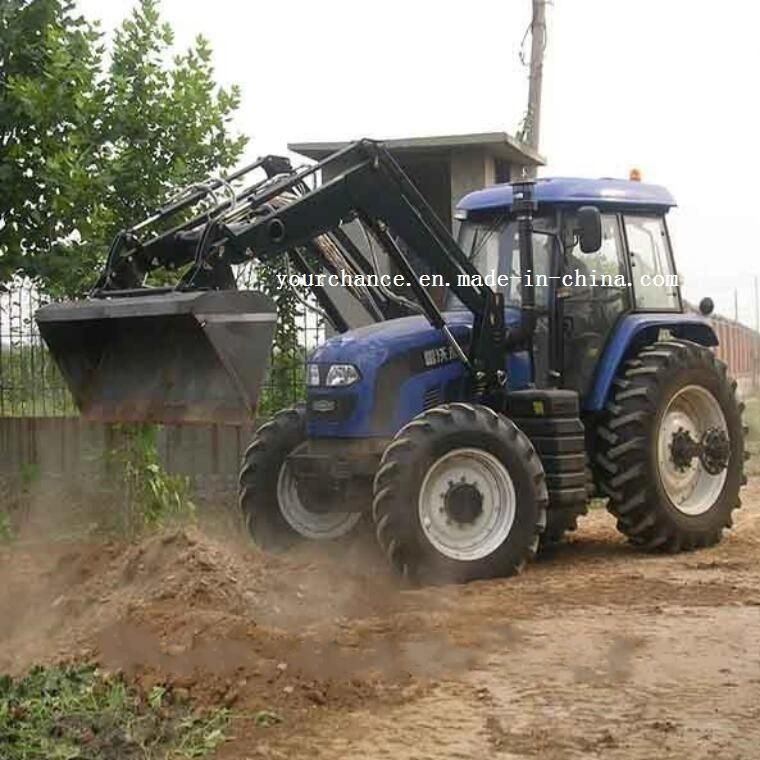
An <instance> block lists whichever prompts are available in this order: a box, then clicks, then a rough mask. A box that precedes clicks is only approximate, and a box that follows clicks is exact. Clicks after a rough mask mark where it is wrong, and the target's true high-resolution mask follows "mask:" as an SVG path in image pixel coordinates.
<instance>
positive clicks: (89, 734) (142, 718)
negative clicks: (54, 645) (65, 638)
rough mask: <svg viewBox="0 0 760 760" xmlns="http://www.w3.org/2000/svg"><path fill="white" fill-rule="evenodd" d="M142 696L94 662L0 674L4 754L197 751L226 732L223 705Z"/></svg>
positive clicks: (154, 757)
mask: <svg viewBox="0 0 760 760" xmlns="http://www.w3.org/2000/svg"><path fill="white" fill-rule="evenodd" d="M157 694H159V692H157V691H156V689H153V690H152V691H151V693H150V695H149V698H148V699H144V698H142V697H141V696H140V695H139V694H138V693H137V692H136V691H135V690H133V689H131V688H130V687H129V686H128V685H127V684H126V683H125V682H124V680H123V679H122V678H120V677H115V676H113V675H109V674H105V673H102V672H100V671H98V670H97V669H96V668H95V667H93V666H81V665H78V666H65V667H54V668H35V669H33V670H32V671H30V672H29V673H28V674H27V675H26V676H24V677H23V678H20V679H17V680H14V679H11V678H10V677H8V676H3V677H0V747H2V752H0V755H1V756H2V757H3V758H4V760H54V759H55V758H72V760H73V758H79V759H81V760H106V759H108V760H111V759H112V758H123V759H124V760H137V759H138V758H140V760H158V759H159V758H161V759H162V760H163V759H167V760H168V759H169V758H172V759H173V760H174V759H177V760H179V758H197V757H203V756H204V755H206V754H207V753H208V752H210V751H211V750H213V749H215V748H216V747H217V746H219V744H221V743H222V742H223V741H224V740H225V738H226V730H227V726H228V725H229V720H230V714H229V711H227V710H212V711H206V712H199V711H194V710H193V708H192V707H191V706H190V705H187V704H179V703H178V701H174V700H172V694H171V690H170V689H168V688H163V687H161V691H160V697H157V696H156V695H157Z"/></svg>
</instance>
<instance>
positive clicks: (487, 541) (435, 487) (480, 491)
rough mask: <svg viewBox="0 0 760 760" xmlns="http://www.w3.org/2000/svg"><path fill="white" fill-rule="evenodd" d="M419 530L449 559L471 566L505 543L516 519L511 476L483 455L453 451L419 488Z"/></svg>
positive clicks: (434, 466)
mask: <svg viewBox="0 0 760 760" xmlns="http://www.w3.org/2000/svg"><path fill="white" fill-rule="evenodd" d="M417 509H418V514H419V520H420V526H421V528H422V530H423V532H424V534H425V536H426V538H427V539H428V541H429V542H430V543H431V544H432V545H433V547H434V548H435V549H436V550H437V551H439V552H440V553H441V554H442V555H443V556H445V557H447V558H449V559H455V560H460V561H464V562H472V561H474V560H478V559H481V558H483V557H486V556H488V555H489V554H491V553H493V552H494V551H496V549H498V548H499V547H500V546H501V545H502V544H503V543H504V541H505V540H506V538H507V536H508V535H509V532H510V531H511V530H512V525H513V523H514V521H515V516H516V514H517V497H516V493H515V486H514V483H513V482H512V478H511V476H510V474H509V471H508V470H507V468H506V467H505V466H504V464H503V463H502V462H500V461H499V460H498V459H497V458H496V457H495V456H494V455H493V454H491V453H490V452H488V451H484V450H482V449H474V448H462V449H452V450H451V451H448V452H446V453H445V454H444V455H443V456H441V457H440V458H438V459H437V460H436V461H434V462H433V463H432V464H431V465H430V468H429V469H428V471H427V473H426V474H425V477H424V478H423V481H422V484H421V486H420V492H419V497H418V501H417Z"/></svg>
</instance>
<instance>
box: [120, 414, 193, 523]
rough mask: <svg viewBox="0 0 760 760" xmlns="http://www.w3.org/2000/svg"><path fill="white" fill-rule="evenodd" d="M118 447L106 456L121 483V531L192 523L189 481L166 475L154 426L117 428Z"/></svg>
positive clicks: (167, 473)
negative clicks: (179, 522) (123, 502)
mask: <svg viewBox="0 0 760 760" xmlns="http://www.w3.org/2000/svg"><path fill="white" fill-rule="evenodd" d="M117 432H118V433H119V437H120V439H121V444H120V446H119V447H118V448H117V449H115V450H114V451H112V452H111V453H110V461H111V464H112V465H113V464H116V466H117V469H118V470H119V477H120V479H121V480H122V483H123V492H124V498H125V509H124V523H125V525H124V528H125V529H126V531H127V532H128V533H137V532H139V531H141V530H143V529H145V528H148V529H152V528H158V527H161V526H162V525H165V524H166V523H167V522H172V521H177V520H188V519H189V520H193V519H195V505H194V504H193V502H192V500H191V499H190V481H189V479H188V478H187V477H185V476H183V475H176V474H172V473H170V472H167V470H166V469H165V467H164V466H163V464H162V462H161V457H160V455H159V452H158V428H157V427H156V426H155V425H120V426H118V427H117Z"/></svg>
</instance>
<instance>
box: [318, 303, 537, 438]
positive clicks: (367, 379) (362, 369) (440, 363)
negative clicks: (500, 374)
mask: <svg viewBox="0 0 760 760" xmlns="http://www.w3.org/2000/svg"><path fill="white" fill-rule="evenodd" d="M444 318H445V319H446V322H447V324H448V325H449V327H450V329H451V331H452V333H453V334H454V336H455V337H456V338H457V339H458V340H459V341H461V343H462V345H463V346H464V347H465V349H466V348H467V347H468V345H469V342H470V337H471V333H472V321H473V319H472V314H471V313H470V312H469V311H464V310H462V311H450V312H445V313H444ZM519 319H520V313H519V311H518V310H515V309H507V310H506V313H505V321H506V323H507V324H508V325H515V324H518V323H519ZM518 357H519V355H517V354H516V355H515V356H513V357H510V359H509V362H508V366H507V372H508V375H509V374H510V373H511V374H512V377H513V378H515V379H518V380H520V379H521V377H522V374H523V371H522V370H523V367H522V365H523V364H524V363H525V362H524V361H523V359H524V357H519V359H518ZM309 362H310V363H311V364H316V365H318V366H319V377H320V385H319V386H310V387H309V389H308V400H307V411H308V427H309V435H310V436H312V437H321V436H331V437H368V436H370V437H371V436H388V435H392V434H393V433H395V432H396V431H397V430H398V429H399V428H400V427H401V426H402V425H404V424H405V423H406V422H408V421H409V420H410V419H411V418H412V417H414V416H415V415H417V414H419V413H420V412H421V411H423V410H424V409H426V408H429V407H431V406H437V405H438V404H442V403H444V402H446V401H455V400H459V399H461V398H463V396H462V393H463V390H464V384H463V383H462V382H461V380H462V379H463V377H464V367H463V366H462V363H461V362H460V361H458V359H457V358H456V356H455V355H454V352H453V351H452V350H451V348H450V346H449V345H448V343H447V342H446V340H445V338H444V336H443V335H442V334H441V331H440V330H437V329H436V328H435V327H433V326H432V325H431V324H430V323H429V322H428V320H427V319H426V318H425V317H423V316H413V317H404V318H402V319H393V320H389V321H387V322H380V323H378V324H373V325H368V326H366V327H360V328H357V329H355V330H350V331H348V332H346V333H343V334H342V335H337V336H335V337H333V338H330V339H329V340H327V341H326V342H325V343H324V344H323V345H321V346H320V347H319V348H317V349H316V350H315V351H314V352H313V353H312V355H311V357H310V359H309ZM332 364H353V365H354V366H355V367H356V368H357V369H358V370H359V374H360V379H359V380H358V381H357V382H355V383H353V384H352V385H350V386H345V387H337V388H330V387H326V386H325V378H326V375H327V371H328V368H329V366H330V365H332Z"/></svg>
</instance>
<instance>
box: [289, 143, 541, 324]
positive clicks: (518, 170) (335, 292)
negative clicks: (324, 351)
mask: <svg viewBox="0 0 760 760" xmlns="http://www.w3.org/2000/svg"><path fill="white" fill-rule="evenodd" d="M383 142H384V144H385V145H386V147H387V148H388V149H389V150H390V151H391V153H392V154H393V156H394V157H395V158H396V160H397V161H398V162H399V164H401V167H402V168H403V169H404V171H405V172H406V174H407V175H408V176H409V178H410V179H411V180H412V182H414V184H415V185H416V186H417V188H418V189H419V190H420V192H421V193H422V194H423V195H424V196H425V198H426V200H427V201H428V203H429V204H430V205H431V206H432V208H433V210H434V211H435V212H436V214H437V215H438V217H439V218H440V219H441V220H442V221H443V222H444V223H445V224H446V226H447V227H448V228H449V229H450V230H451V231H452V233H453V234H454V236H456V233H457V222H456V220H455V219H454V209H455V208H456V205H457V203H458V202H459V200H460V199H461V198H462V197H463V196H465V195H467V193H469V192H472V191H473V190H480V189H482V188H484V187H488V186H489V185H495V184H498V183H501V182H509V181H511V180H514V179H519V178H520V177H521V176H522V173H523V169H527V168H533V167H537V166H543V165H544V163H545V161H544V159H543V157H542V156H540V155H539V154H538V153H536V152H535V151H534V150H533V149H532V148H530V147H529V146H527V145H524V144H523V143H521V142H520V141H519V140H516V139H515V138H514V137H511V136H510V135H508V134H507V133H506V132H485V133H479V134H469V135H445V136H440V137H408V138H407V137H405V138H400V139H396V140H384V141H383ZM346 145H348V143H346V142H314V143H290V144H289V145H288V149H289V150H291V151H292V152H293V153H298V154H299V155H301V156H305V157H306V158H309V159H312V160H314V161H321V160H322V159H324V158H326V157H327V156H329V155H330V154H332V153H335V152H336V151H338V150H340V149H341V148H344V147H346ZM345 168H346V165H345V164H342V163H341V162H340V161H336V162H335V163H333V164H330V165H329V166H328V167H327V168H326V169H325V170H324V171H323V176H322V178H321V179H322V182H328V181H329V180H331V179H332V178H333V177H335V176H337V175H338V174H340V172H341V171H343V170H344V169H345ZM346 232H347V233H348V234H349V235H350V236H351V237H352V239H353V240H354V243H356V245H357V246H359V248H361V249H362V250H365V253H366V243H365V240H364V238H363V236H361V235H355V234H352V230H351V229H350V228H348V229H346ZM379 264H380V268H381V270H385V266H386V262H385V261H384V260H383V259H382V258H381V260H380V262H379ZM385 271H387V270H385ZM437 290H439V289H434V291H433V297H434V298H435V299H436V300H437V301H439V299H442V298H443V297H444V293H443V292H436V291H437ZM329 291H330V295H331V297H332V298H333V299H334V300H335V301H336V303H337V305H338V306H339V307H340V309H341V311H342V312H343V314H344V316H346V318H347V319H348V321H349V323H350V325H351V326H352V327H357V326H359V325H361V324H366V323H367V322H369V321H371V318H370V317H369V315H368V314H366V313H365V312H364V310H363V309H362V308H361V307H360V306H359V305H358V304H357V302H356V301H355V300H354V299H353V298H351V297H350V296H348V295H346V294H345V293H344V292H342V291H341V290H340V289H336V288H329ZM439 303H440V301H439Z"/></svg>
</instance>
